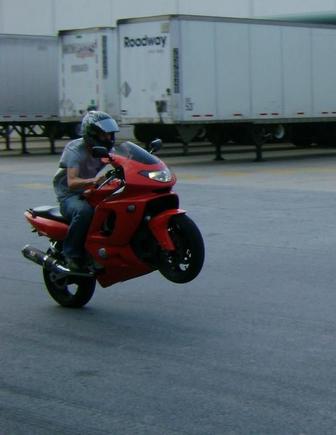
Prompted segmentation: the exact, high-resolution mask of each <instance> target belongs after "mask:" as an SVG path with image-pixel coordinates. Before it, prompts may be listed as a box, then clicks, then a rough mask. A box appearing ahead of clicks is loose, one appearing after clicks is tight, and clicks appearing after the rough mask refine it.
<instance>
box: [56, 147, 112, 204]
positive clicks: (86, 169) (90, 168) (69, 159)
mask: <svg viewBox="0 0 336 435" xmlns="http://www.w3.org/2000/svg"><path fill="white" fill-rule="evenodd" d="M104 166H105V165H104V163H102V162H101V160H100V159H97V158H94V157H92V156H91V154H90V153H89V151H88V149H87V147H86V146H85V144H84V142H83V139H76V140H73V141H72V142H69V143H68V144H67V145H66V147H65V148H64V151H63V153H62V156H61V159H60V162H59V169H58V171H57V172H56V174H55V176H54V180H53V184H54V189H55V193H56V196H57V199H58V201H59V202H61V201H63V200H64V199H65V198H68V197H69V196H72V195H78V194H81V193H83V192H84V190H85V189H77V190H70V189H69V187H68V182H67V168H78V169H79V173H78V177H80V178H93V177H95V176H96V175H97V174H98V172H99V171H100V170H101V169H102V168H103V167H104Z"/></svg>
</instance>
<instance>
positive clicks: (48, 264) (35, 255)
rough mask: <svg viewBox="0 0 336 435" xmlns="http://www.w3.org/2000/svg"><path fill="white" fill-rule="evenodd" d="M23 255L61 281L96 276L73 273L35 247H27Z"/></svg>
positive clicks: (23, 250) (88, 273)
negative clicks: (73, 276) (69, 277)
mask: <svg viewBox="0 0 336 435" xmlns="http://www.w3.org/2000/svg"><path fill="white" fill-rule="evenodd" d="M21 252H22V254H23V256H24V257H25V258H27V259H28V260H30V261H32V262H34V263H36V264H38V265H39V266H42V267H44V268H46V269H47V270H48V271H50V272H54V273H55V274H57V278H59V279H61V278H64V277H66V276H69V275H76V276H87V277H93V276H94V274H93V273H90V272H87V273H85V272H73V271H71V270H70V269H68V268H66V267H64V266H62V264H59V263H57V260H56V259H55V258H53V257H52V256H51V255H48V254H47V253H45V252H43V251H41V250H40V249H37V248H34V247H33V246H30V245H26V246H24V248H23V249H22V251H21Z"/></svg>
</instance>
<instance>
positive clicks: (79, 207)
mask: <svg viewBox="0 0 336 435" xmlns="http://www.w3.org/2000/svg"><path fill="white" fill-rule="evenodd" d="M60 210H61V213H62V215H63V216H64V217H65V218H66V219H67V220H68V221H69V222H70V225H69V229H68V234H67V236H66V238H65V240H64V242H63V254H64V255H65V256H66V257H68V258H77V259H79V258H83V257H84V256H85V241H86V236H87V233H88V231H89V227H90V224H91V221H92V217H93V212H94V209H93V207H91V205H90V204H88V202H87V201H86V200H85V199H83V198H81V196H80V195H72V196H70V197H69V198H66V199H64V200H63V201H62V202H61V204H60Z"/></svg>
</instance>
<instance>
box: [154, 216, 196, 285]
mask: <svg viewBox="0 0 336 435" xmlns="http://www.w3.org/2000/svg"><path fill="white" fill-rule="evenodd" d="M168 231H169V234H170V237H171V239H172V241H173V243H174V245H175V250H174V251H171V252H170V251H169V252H167V251H166V252H161V256H160V264H159V267H158V269H159V271H160V273H161V274H162V275H163V276H164V277H165V278H167V279H168V280H169V281H172V282H176V283H178V284H183V283H187V282H189V281H192V280H193V279H194V278H196V276H197V275H198V274H199V273H200V271H201V270H202V267H203V263H204V242H203V238H202V235H201V233H200V231H199V229H198V228H197V226H196V224H195V223H194V222H193V221H192V220H191V219H190V218H189V217H188V216H186V215H176V216H173V217H172V218H171V220H170V222H169V227H168Z"/></svg>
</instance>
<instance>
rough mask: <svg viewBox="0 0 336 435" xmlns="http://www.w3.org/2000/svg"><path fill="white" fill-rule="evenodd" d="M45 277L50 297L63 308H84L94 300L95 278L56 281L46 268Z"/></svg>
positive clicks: (72, 278) (44, 270)
mask: <svg viewBox="0 0 336 435" xmlns="http://www.w3.org/2000/svg"><path fill="white" fill-rule="evenodd" d="M43 277H44V282H45V285H46V287H47V290H48V292H49V294H50V296H51V297H52V298H53V299H54V300H55V301H56V302H57V303H58V304H60V305H62V307H67V308H81V307H83V306H84V305H85V304H87V303H88V302H89V300H90V299H91V298H92V296H93V293H94V291H95V288H96V279H95V278H88V277H75V276H74V277H67V278H63V279H62V280H57V281H54V280H52V275H51V272H50V271H48V270H47V269H45V268H43Z"/></svg>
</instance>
